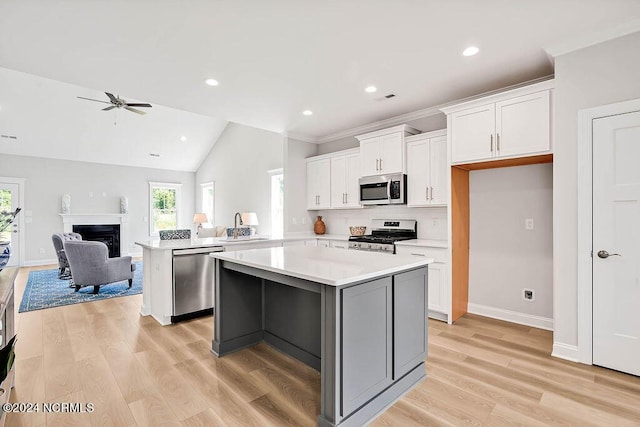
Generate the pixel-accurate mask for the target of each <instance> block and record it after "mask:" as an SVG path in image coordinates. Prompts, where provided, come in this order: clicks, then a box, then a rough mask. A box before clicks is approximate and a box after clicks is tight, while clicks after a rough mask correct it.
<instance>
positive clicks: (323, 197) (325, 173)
mask: <svg viewBox="0 0 640 427" xmlns="http://www.w3.org/2000/svg"><path fill="white" fill-rule="evenodd" d="M330 206H331V160H330V159H328V158H327V159H319V160H311V161H310V160H308V161H307V209H328V208H329V207H330Z"/></svg>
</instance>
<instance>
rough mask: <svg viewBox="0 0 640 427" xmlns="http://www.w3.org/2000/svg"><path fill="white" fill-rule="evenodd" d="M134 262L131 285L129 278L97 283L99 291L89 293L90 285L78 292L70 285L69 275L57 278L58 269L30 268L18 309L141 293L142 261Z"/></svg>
mask: <svg viewBox="0 0 640 427" xmlns="http://www.w3.org/2000/svg"><path fill="white" fill-rule="evenodd" d="M135 264H136V271H134V272H133V285H132V286H131V288H129V282H128V281H126V280H125V281H122V282H115V283H110V284H108V285H104V286H100V293H99V294H92V293H91V292H93V286H85V287H84V288H80V290H79V291H78V292H74V288H70V287H69V280H68V279H67V280H61V279H58V270H57V269H55V270H40V271H32V272H30V273H29V279H28V280H27V287H26V288H25V290H24V295H23V296H22V302H21V303H20V309H19V310H18V312H19V313H23V312H25V311H33V310H42V309H43V308H51V307H59V306H61V305H69V304H78V303H81V302H90V301H98V300H101V299H106V298H114V297H125V296H128V295H137V294H141V293H142V262H141V261H138V262H136V263H135Z"/></svg>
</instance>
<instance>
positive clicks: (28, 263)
mask: <svg viewBox="0 0 640 427" xmlns="http://www.w3.org/2000/svg"><path fill="white" fill-rule="evenodd" d="M41 265H56V266H57V265H58V259H57V258H53V259H36V260H33V261H25V262H23V263H22V267H40V266H41Z"/></svg>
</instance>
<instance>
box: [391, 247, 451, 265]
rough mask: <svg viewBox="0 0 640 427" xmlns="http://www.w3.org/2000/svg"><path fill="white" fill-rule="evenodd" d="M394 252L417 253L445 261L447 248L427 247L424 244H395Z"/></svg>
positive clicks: (401, 253) (403, 253)
mask: <svg viewBox="0 0 640 427" xmlns="http://www.w3.org/2000/svg"><path fill="white" fill-rule="evenodd" d="M396 253H397V254H399V255H418V256H424V257H427V258H433V259H434V261H435V262H441V263H446V262H447V249H445V248H427V247H424V246H399V245H397V246H396Z"/></svg>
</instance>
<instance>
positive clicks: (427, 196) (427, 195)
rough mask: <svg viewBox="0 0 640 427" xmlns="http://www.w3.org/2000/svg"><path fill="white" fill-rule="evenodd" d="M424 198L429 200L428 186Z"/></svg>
mask: <svg viewBox="0 0 640 427" xmlns="http://www.w3.org/2000/svg"><path fill="white" fill-rule="evenodd" d="M425 197H426V198H427V200H429V186H427V194H426V195H425Z"/></svg>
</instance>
